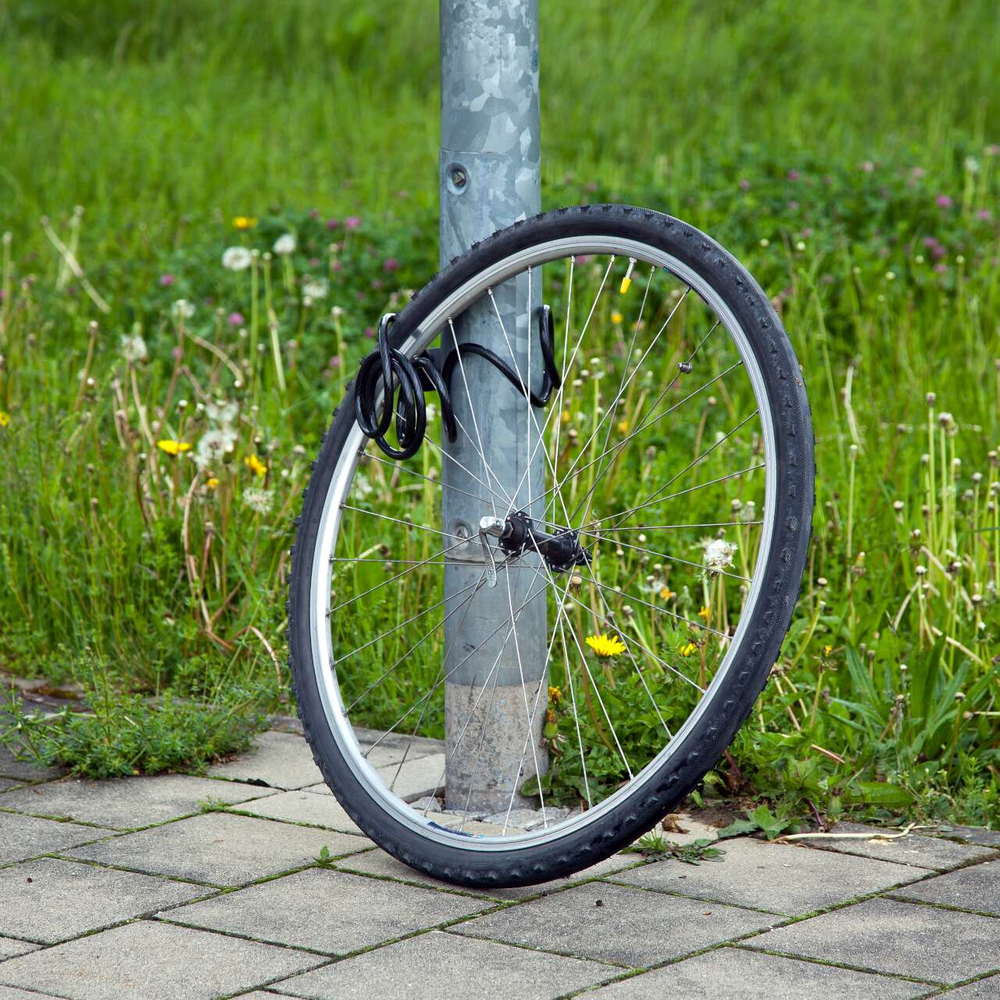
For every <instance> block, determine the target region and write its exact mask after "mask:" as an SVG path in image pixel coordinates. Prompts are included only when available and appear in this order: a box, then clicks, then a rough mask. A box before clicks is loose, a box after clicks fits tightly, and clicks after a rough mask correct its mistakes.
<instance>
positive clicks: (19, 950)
mask: <svg viewBox="0 0 1000 1000" xmlns="http://www.w3.org/2000/svg"><path fill="white" fill-rule="evenodd" d="M36 947H37V945H33V944H28V942H27V941H15V940H14V939H13V938H5V937H0V962H2V961H3V960H4V959H5V958H11V957H13V956H14V955H23V954H24V953H25V952H27V951H34V950H35V948H36Z"/></svg>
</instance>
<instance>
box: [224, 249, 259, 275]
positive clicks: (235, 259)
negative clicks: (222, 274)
mask: <svg viewBox="0 0 1000 1000" xmlns="http://www.w3.org/2000/svg"><path fill="white" fill-rule="evenodd" d="M252 259H253V258H252V257H251V256H250V251H249V250H247V248H246V247H226V249H225V250H223V252H222V266H223V267H224V268H226V270H227V271H245V270H246V269H247V268H248V267H249V266H250V262H251V260H252Z"/></svg>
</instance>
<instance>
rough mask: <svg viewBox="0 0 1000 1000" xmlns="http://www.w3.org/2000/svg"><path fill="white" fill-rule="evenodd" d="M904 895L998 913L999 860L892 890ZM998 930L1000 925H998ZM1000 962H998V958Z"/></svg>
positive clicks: (927, 901)
mask: <svg viewBox="0 0 1000 1000" xmlns="http://www.w3.org/2000/svg"><path fill="white" fill-rule="evenodd" d="M893 895H894V896H902V897H903V898H904V899H919V900H921V901H922V902H924V903H938V904H940V905H942V906H956V907H958V908H959V909H962V910H978V911H979V912H980V913H992V914H993V915H994V916H997V917H1000V861H987V862H985V863H983V864H981V865H973V866H972V867H970V868H960V869H959V870H958V871H955V872H947V873H946V874H944V875H938V876H937V877H936V878H930V879H926V880H925V881H923V882H918V883H917V884H916V885H909V886H906V887H905V888H903V889H897V890H896V891H895V892H893ZM997 933H998V934H1000V927H998V929H997ZM998 964H1000V962H998Z"/></svg>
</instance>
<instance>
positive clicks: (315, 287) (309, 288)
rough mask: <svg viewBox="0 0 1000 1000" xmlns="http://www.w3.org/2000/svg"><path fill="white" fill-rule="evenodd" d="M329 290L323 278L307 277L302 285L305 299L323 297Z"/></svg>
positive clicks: (327, 283)
mask: <svg viewBox="0 0 1000 1000" xmlns="http://www.w3.org/2000/svg"><path fill="white" fill-rule="evenodd" d="M329 290H330V285H329V282H327V280H326V279H325V278H309V279H308V280H307V281H306V282H305V284H304V285H303V286H302V294H303V296H305V298H307V299H313V300H316V299H325V298H326V295H327V292H328V291H329Z"/></svg>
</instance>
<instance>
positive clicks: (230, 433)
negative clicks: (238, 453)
mask: <svg viewBox="0 0 1000 1000" xmlns="http://www.w3.org/2000/svg"><path fill="white" fill-rule="evenodd" d="M235 447H236V431H234V430H233V429H232V428H231V427H228V426H224V427H215V428H213V429H212V430H209V431H206V432H205V433H204V434H202V436H201V437H200V438H199V439H198V447H197V448H196V449H195V453H194V460H195V462H196V464H197V465H198V468H199V469H204V468H205V467H206V466H208V465H211V464H212V463H213V462H217V461H219V459H221V458H222V456H223V455H225V454H227V453H228V452H230V451H232V450H233V448H235Z"/></svg>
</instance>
